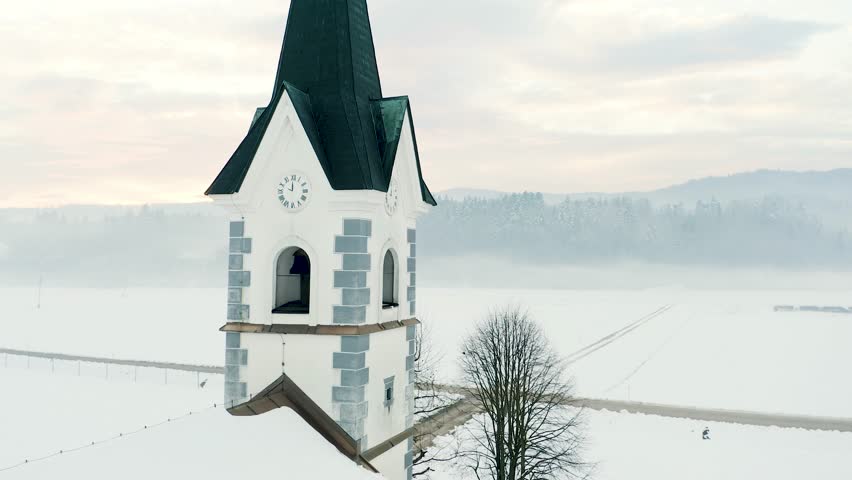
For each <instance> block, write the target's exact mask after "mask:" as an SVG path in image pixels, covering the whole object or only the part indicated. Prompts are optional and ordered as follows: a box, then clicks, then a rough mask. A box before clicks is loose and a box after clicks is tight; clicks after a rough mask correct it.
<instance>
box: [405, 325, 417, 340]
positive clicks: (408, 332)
mask: <svg viewBox="0 0 852 480" xmlns="http://www.w3.org/2000/svg"><path fill="white" fill-rule="evenodd" d="M416 337H417V326H416V325H409V326H407V327H405V339H406V340H408V341H409V342H410V341H412V340H414V339H415V338H416Z"/></svg>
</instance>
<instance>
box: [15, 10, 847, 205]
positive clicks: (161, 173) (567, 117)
mask: <svg viewBox="0 0 852 480" xmlns="http://www.w3.org/2000/svg"><path fill="white" fill-rule="evenodd" d="M288 6H289V2H287V1H283V0H275V1H273V0H146V1H144V2H130V1H123V0H122V1H116V0H77V1H73V2H69V1H67V0H42V1H40V2H14V3H13V4H10V5H7V6H6V8H4V14H3V18H2V19H0V45H2V52H3V54H2V57H0V58H2V60H3V75H0V162H1V163H2V166H3V168H2V174H1V175H2V176H0V206H48V205H60V204H67V203H154V202H189V201H197V200H200V199H202V198H203V197H202V193H203V191H204V190H205V189H206V187H207V186H208V184H209V183H210V182H211V181H212V179H213V178H214V177H215V175H216V174H217V173H218V171H219V169H220V168H221V167H222V165H223V164H224V162H225V161H226V160H227V159H228V157H229V156H230V154H231V153H232V152H233V150H234V149H235V148H236V146H237V145H238V144H239V142H240V140H241V139H242V137H243V136H244V134H245V132H246V130H247V128H248V125H249V123H250V120H251V117H252V114H253V112H254V109H255V108H256V107H258V106H262V105H266V103H267V102H268V100H269V96H270V93H271V90H272V83H273V79H274V74H275V65H276V62H277V57H278V50H279V48H280V42H281V38H282V35H283V31H284V25H285V18H286V12H287V8H288ZM369 6H370V13H371V16H372V20H373V32H374V36H375V40H376V49H377V54H378V58H379V69H380V73H381V76H382V84H383V89H384V93H385V95H387V96H394V95H402V94H407V95H409V96H411V98H412V104H413V109H414V110H413V111H414V118H415V122H416V125H417V128H418V140H419V142H420V149H421V156H422V158H423V163H424V165H423V168H424V175H425V177H426V180H427V182H428V183H429V184H430V186H431V188H432V190H433V191H440V190H444V189H447V188H452V187H462V186H464V187H474V188H490V189H500V190H507V191H523V190H536V191H548V192H580V191H606V192H616V191H627V190H648V189H654V188H658V187H661V186H666V185H668V184H671V183H676V182H681V181H684V180H687V179H690V178H696V177H702V176H707V175H725V174H730V173H734V172H740V171H746V170H754V169H759V168H773V169H796V170H806V169H818V170H823V169H830V168H837V167H848V166H852V155H850V154H852V2H850V1H849V0H808V1H804V0H776V1H773V0H763V1H757V0H736V1H728V0H713V1H708V0H676V1H669V0H576V1H572V0H566V1H558V0H516V1H510V0H428V1H427V0H369ZM850 188H852V186H850Z"/></svg>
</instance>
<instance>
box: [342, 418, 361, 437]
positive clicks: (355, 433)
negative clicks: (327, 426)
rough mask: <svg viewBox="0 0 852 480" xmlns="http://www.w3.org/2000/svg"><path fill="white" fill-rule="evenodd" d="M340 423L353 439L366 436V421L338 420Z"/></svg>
mask: <svg viewBox="0 0 852 480" xmlns="http://www.w3.org/2000/svg"><path fill="white" fill-rule="evenodd" d="M337 424H338V425H340V428H342V429H343V430H345V431H346V433H348V434H349V436H350V437H352V438H353V439H358V438H362V437H364V421H363V420H358V421H355V422H344V421H339V422H337Z"/></svg>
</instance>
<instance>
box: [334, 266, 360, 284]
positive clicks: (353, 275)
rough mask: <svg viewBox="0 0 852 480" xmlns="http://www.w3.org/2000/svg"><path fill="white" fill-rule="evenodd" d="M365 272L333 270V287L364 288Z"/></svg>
mask: <svg viewBox="0 0 852 480" xmlns="http://www.w3.org/2000/svg"><path fill="white" fill-rule="evenodd" d="M366 287H367V272H344V271H340V270H337V271H335V272H334V288H366Z"/></svg>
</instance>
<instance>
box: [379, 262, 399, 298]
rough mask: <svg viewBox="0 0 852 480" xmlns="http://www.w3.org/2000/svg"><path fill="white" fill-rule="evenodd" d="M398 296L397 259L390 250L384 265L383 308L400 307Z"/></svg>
mask: <svg viewBox="0 0 852 480" xmlns="http://www.w3.org/2000/svg"><path fill="white" fill-rule="evenodd" d="M398 306H399V302H398V301H397V298H396V261H395V260H394V258H393V253H391V251H390V250H388V251H387V253H385V261H384V265H383V267H382V308H384V309H388V308H394V307H398Z"/></svg>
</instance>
